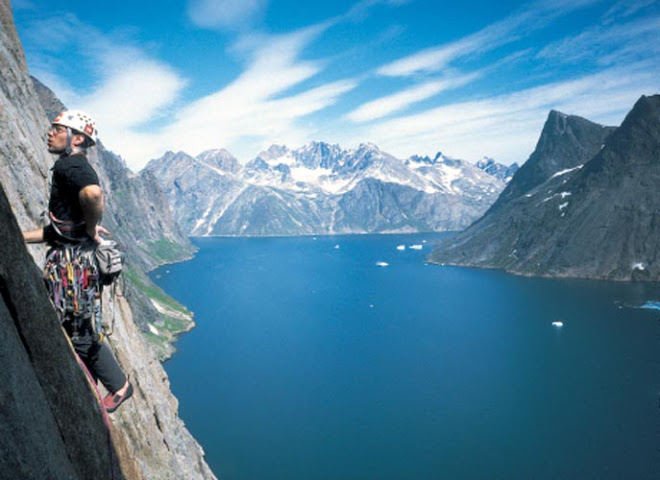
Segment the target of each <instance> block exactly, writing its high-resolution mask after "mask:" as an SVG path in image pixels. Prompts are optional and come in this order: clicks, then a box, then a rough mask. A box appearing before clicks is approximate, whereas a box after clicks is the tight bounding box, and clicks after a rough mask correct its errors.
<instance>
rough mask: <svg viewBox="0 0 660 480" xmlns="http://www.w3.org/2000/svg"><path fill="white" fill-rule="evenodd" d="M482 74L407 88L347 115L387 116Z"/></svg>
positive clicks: (353, 117)
mask: <svg viewBox="0 0 660 480" xmlns="http://www.w3.org/2000/svg"><path fill="white" fill-rule="evenodd" d="M480 76H481V73H480V72H475V73H471V74H468V75H461V76H457V77H454V78H446V79H441V80H434V81H430V82H425V83H422V84H420V85H416V86H414V87H411V88H407V89H405V90H402V91H400V92H397V93H395V94H392V95H388V96H385V97H381V98H378V99H376V100H372V101H370V102H367V103H364V104H363V105H361V106H360V107H358V108H357V109H355V110H353V111H352V112H350V113H348V114H347V115H346V117H347V118H348V119H349V120H351V121H353V122H366V121H370V120H375V119H378V118H382V117H385V116H387V115H389V114H391V113H394V112H398V111H400V110H403V109H405V108H407V107H409V106H411V105H413V104H415V103H418V102H421V101H422V100H426V99H428V98H431V97H433V96H435V95H437V94H439V93H440V92H443V91H445V90H449V89H452V88H456V87H460V86H462V85H465V84H467V83H469V82H471V81H473V80H475V79H477V78H479V77H480Z"/></svg>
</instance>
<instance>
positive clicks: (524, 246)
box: [431, 95, 660, 281]
mask: <svg viewBox="0 0 660 480" xmlns="http://www.w3.org/2000/svg"><path fill="white" fill-rule="evenodd" d="M603 129H604V127H603ZM583 151H584V150H583V149H578V151H576V152H571V151H567V152H566V154H567V155H568V156H570V157H571V159H572V160H571V161H572V162H573V165H574V166H573V167H572V168H564V167H566V166H567V165H569V164H568V163H566V159H559V161H557V162H556V163H554V164H553V166H548V165H540V166H539V167H540V168H542V169H545V171H546V172H548V175H550V177H549V178H548V179H547V180H545V181H544V182H542V183H540V184H538V185H536V186H535V187H532V188H531V189H528V190H526V193H524V194H522V193H521V194H520V195H519V196H518V197H517V198H511V199H509V200H508V201H507V202H506V203H502V204H501V205H500V208H495V207H494V208H493V209H491V210H490V211H489V212H488V213H487V214H486V215H485V216H484V217H483V218H481V219H480V220H479V221H477V222H475V224H474V225H472V226H471V227H470V228H468V229H467V230H465V231H464V232H462V233H460V234H458V235H457V236H455V237H454V238H451V239H448V240H446V241H443V242H441V244H440V245H439V246H438V249H437V250H436V251H435V252H434V253H433V254H432V256H431V259H432V260H433V261H435V262H438V263H447V264H455V265H467V266H477V267H485V268H500V269H504V270H507V271H509V272H513V273H518V274H524V275H542V276H559V277H583V278H600V279H607V280H638V279H643V280H654V281H657V280H659V279H660V264H659V263H658V259H657V252H658V248H659V247H660V195H659V194H658V185H660V95H653V96H649V97H646V96H643V97H641V98H640V99H639V100H638V101H637V103H636V104H635V106H634V107H633V109H632V110H631V111H630V113H629V114H628V115H627V116H626V118H625V120H624V121H623V123H622V124H621V126H620V127H619V128H617V129H616V130H614V131H613V132H612V131H610V132H609V133H608V134H607V138H606V139H605V140H604V144H603V145H602V148H599V149H598V152H597V153H596V154H595V155H594V156H593V158H591V159H589V160H588V161H586V162H585V163H584V164H577V165H575V160H574V159H575V158H580V155H581V152H583ZM552 168H560V169H561V170H559V171H555V172H554V173H552V174H550V172H551V171H552ZM516 176H517V175H516ZM516 176H514V179H513V180H512V182H514V181H515V180H516ZM525 188H526V187H525ZM518 191H520V192H525V190H524V189H523V188H521V189H519V190H518Z"/></svg>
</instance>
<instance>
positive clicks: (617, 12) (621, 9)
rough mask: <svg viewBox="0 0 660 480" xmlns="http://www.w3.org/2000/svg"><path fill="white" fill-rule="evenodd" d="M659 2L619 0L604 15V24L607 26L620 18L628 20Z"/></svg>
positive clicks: (653, 0)
mask: <svg viewBox="0 0 660 480" xmlns="http://www.w3.org/2000/svg"><path fill="white" fill-rule="evenodd" d="M656 1H657V0H619V1H618V2H616V3H615V4H614V5H612V6H611V7H610V9H609V10H608V11H607V12H605V15H603V22H604V23H605V24H606V25H607V24H610V23H612V22H614V21H615V20H617V19H619V18H627V17H629V16H631V15H634V14H635V13H637V12H639V11H640V10H642V9H644V8H646V7H648V6H650V5H653V4H654V3H656Z"/></svg>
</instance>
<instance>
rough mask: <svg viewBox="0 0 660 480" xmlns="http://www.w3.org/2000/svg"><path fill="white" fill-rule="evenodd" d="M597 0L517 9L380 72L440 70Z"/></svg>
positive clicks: (396, 74)
mask: <svg viewBox="0 0 660 480" xmlns="http://www.w3.org/2000/svg"><path fill="white" fill-rule="evenodd" d="M593 2H594V0H583V1H576V2H565V1H561V0H556V1H553V2H537V3H536V4H534V5H533V6H532V7H531V8H528V9H526V10H522V11H519V12H516V13H514V14H512V15H510V16H509V17H507V18H505V19H504V20H501V21H498V22H495V23H493V24H491V25H488V26H486V27H485V28H483V29H481V30H479V31H477V32H476V33H473V34H471V35H468V36H465V37H463V38H461V39H459V40H457V41H455V42H451V43H447V44H443V45H439V46H437V47H432V48H427V49H424V50H422V51H419V52H417V53H414V54H412V55H409V56H407V57H404V58H401V59H399V60H396V61H394V62H391V63H388V64H386V65H384V66H382V67H381V68H380V69H378V73H379V74H380V75H384V76H389V77H406V76H410V75H414V74H417V73H432V72H437V71H440V70H442V69H443V68H445V67H446V66H447V65H449V64H450V63H451V62H453V61H455V60H457V59H459V58H462V57H465V56H468V55H481V54H483V53H486V52H488V51H491V50H494V49H496V48H498V47H501V46H503V45H506V44H508V43H511V42H514V41H516V40H518V39H519V38H521V37H522V36H525V35H527V34H529V33H530V32H532V31H534V30H537V29H540V28H542V27H544V26H546V25H547V24H548V23H549V22H551V21H552V20H554V19H555V18H557V17H559V16H561V15H564V14H566V13H567V12H569V11H572V10H575V9H576V8H580V7H582V6H584V5H587V4H590V3H593Z"/></svg>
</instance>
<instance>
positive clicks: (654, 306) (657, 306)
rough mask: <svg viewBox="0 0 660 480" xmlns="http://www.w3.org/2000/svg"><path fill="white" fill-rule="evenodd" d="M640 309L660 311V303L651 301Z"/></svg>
mask: <svg viewBox="0 0 660 480" xmlns="http://www.w3.org/2000/svg"><path fill="white" fill-rule="evenodd" d="M639 308H645V309H647V310H660V302H657V301H651V300H649V301H648V302H646V303H645V304H644V305H642V306H641V307H639Z"/></svg>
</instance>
